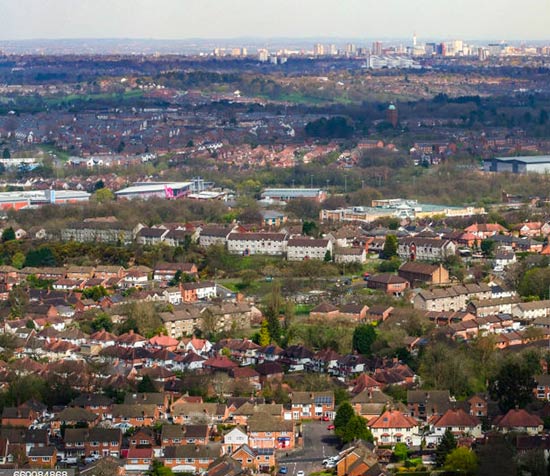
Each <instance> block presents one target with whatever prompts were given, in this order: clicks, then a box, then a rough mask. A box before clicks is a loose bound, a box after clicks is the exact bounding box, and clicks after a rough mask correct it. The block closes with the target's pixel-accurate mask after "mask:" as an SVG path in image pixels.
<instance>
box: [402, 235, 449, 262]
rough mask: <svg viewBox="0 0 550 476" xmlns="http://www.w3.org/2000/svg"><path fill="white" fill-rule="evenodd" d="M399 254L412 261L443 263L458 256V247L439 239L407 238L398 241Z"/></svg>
mask: <svg viewBox="0 0 550 476" xmlns="http://www.w3.org/2000/svg"><path fill="white" fill-rule="evenodd" d="M397 254H398V255H399V257H400V258H401V259H405V260H410V261H416V260H419V261H443V260H445V258H447V257H448V256H453V255H455V254H456V245H455V244H454V243H453V242H452V241H449V240H442V239H437V238H419V237H407V238H400V239H399V240H398V246H397Z"/></svg>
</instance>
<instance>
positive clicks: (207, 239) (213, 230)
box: [199, 226, 233, 248]
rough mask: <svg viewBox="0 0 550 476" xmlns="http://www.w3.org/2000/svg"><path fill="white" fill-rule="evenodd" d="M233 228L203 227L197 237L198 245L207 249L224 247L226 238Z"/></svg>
mask: <svg viewBox="0 0 550 476" xmlns="http://www.w3.org/2000/svg"><path fill="white" fill-rule="evenodd" d="M232 230H233V228H229V227H223V226H205V227H204V228H203V229H202V230H201V231H200V235H199V245H200V246H202V247H205V248H208V247H209V246H212V245H222V246H225V244H226V242H227V236H228V235H229V233H231V232H232Z"/></svg>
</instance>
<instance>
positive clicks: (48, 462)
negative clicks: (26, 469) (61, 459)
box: [28, 446, 57, 469]
mask: <svg viewBox="0 0 550 476" xmlns="http://www.w3.org/2000/svg"><path fill="white" fill-rule="evenodd" d="M28 458H29V466H30V467H31V468H33V469H34V468H41V469H53V468H55V467H56V465H57V448H56V447H55V446H46V447H43V448H31V449H30V450H29V453H28Z"/></svg>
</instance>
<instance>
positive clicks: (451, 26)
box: [0, 0, 550, 40]
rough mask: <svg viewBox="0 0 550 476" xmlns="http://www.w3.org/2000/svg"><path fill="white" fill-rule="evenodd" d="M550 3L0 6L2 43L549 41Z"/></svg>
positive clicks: (379, 0)
mask: <svg viewBox="0 0 550 476" xmlns="http://www.w3.org/2000/svg"><path fill="white" fill-rule="evenodd" d="M549 22H550V0H522V1H521V2H518V1H517V0H332V1H329V0H0V25H1V28H0V40H21V39H42V38H44V39H46V38H47V39H61V38H155V39H187V38H205V39H207V38H239V37H265V38H319V37H323V38H328V37H335V38H368V39H374V38H380V39H384V38H409V37H412V35H413V33H414V32H416V34H417V36H418V38H419V39H422V38H433V39H435V38H441V39H453V38H455V39H456V38H460V39H470V40H482V39H491V40H522V39H523V40H546V39H548V40H550V29H549V28H548V24H549Z"/></svg>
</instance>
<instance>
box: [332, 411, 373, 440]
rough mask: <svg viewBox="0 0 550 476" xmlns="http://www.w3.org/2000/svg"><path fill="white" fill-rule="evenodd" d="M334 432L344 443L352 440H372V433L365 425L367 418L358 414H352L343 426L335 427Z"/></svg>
mask: <svg viewBox="0 0 550 476" xmlns="http://www.w3.org/2000/svg"><path fill="white" fill-rule="evenodd" d="M336 434H337V435H338V436H339V437H340V439H341V440H342V443H344V444H346V443H350V442H352V441H354V440H365V441H370V442H373V441H374V438H373V436H372V433H371V431H370V430H369V428H368V427H367V420H365V419H364V418H363V417H362V416H360V415H353V416H352V417H351V418H350V419H349V420H348V422H347V423H346V425H345V426H344V427H343V428H341V429H340V430H338V429H336Z"/></svg>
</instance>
